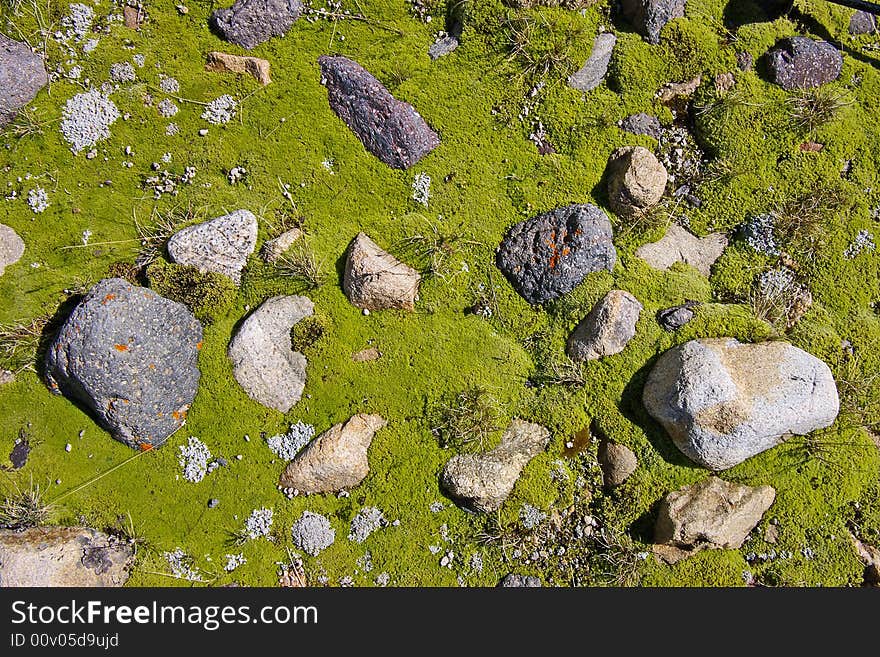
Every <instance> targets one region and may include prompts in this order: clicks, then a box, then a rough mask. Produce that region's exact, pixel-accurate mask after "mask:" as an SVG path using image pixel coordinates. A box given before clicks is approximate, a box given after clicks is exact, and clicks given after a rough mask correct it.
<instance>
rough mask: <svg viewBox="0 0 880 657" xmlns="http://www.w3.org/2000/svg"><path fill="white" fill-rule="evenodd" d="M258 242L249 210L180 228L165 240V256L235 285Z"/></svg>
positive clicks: (237, 211)
mask: <svg viewBox="0 0 880 657" xmlns="http://www.w3.org/2000/svg"><path fill="white" fill-rule="evenodd" d="M256 245H257V218H256V217H255V216H254V213H253V212H250V211H248V210H236V211H235V212H231V213H230V214H226V215H223V216H221V217H217V218H215V219H211V220H209V221H204V222H202V223H200V224H195V225H194V226H188V227H187V228H184V229H182V230H179V231H178V232H176V233H175V234H174V235H172V236H171V239H170V240H168V246H167V250H168V255H169V256H170V257H171V260H172V261H174V262H175V263H177V264H180V265H191V266H193V267H195V268H196V269H198V270H199V271H200V272H206V271H213V272H217V273H218V274H223V275H224V276H228V277H229V278H231V279H232V281H233V282H234V283H235V284H236V285H238V284H239V283H240V282H241V272H242V270H243V269H244V267H245V265H246V264H247V259H248V256H249V255H250V254H251V253H253V252H254V248H255V247H256Z"/></svg>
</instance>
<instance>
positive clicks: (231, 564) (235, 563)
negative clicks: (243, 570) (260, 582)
mask: <svg viewBox="0 0 880 657" xmlns="http://www.w3.org/2000/svg"><path fill="white" fill-rule="evenodd" d="M246 563H247V559H246V558H245V556H244V555H243V554H241V553H239V554H227V555H226V572H227V573H231V572H232V571H233V570H235V569H236V568H238V567H239V566H243V565H244V564H246Z"/></svg>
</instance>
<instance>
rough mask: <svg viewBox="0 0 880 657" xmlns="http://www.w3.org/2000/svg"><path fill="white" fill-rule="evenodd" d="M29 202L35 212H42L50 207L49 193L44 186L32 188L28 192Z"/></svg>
mask: <svg viewBox="0 0 880 657" xmlns="http://www.w3.org/2000/svg"><path fill="white" fill-rule="evenodd" d="M27 204H28V207H29V208H30V209H31V210H32V211H33V213H34V214H40V213H41V212H44V211H45V210H46V208H48V207H49V195H48V194H47V193H46V190H45V189H43V188H42V187H37V188H36V189H32V190H31V191H29V192H28V195H27Z"/></svg>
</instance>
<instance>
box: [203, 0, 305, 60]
mask: <svg viewBox="0 0 880 657" xmlns="http://www.w3.org/2000/svg"><path fill="white" fill-rule="evenodd" d="M302 11H303V3H302V1H301V0H236V2H235V4H233V5H232V6H231V7H229V8H228V9H218V10H217V11H215V12H214V13H213V14H211V19H210V23H211V26H212V27H213V28H214V29H215V30H217V31H218V32H219V33H220V36H221V37H222V38H223V39H225V40H226V41H229V42H230V43H234V44H236V45H239V46H241V47H242V48H246V49H248V50H250V49H252V48H255V47H256V46H258V45H260V44H261V43H263V42H264V41H268V40H269V39H271V38H272V37H282V36H284V35H285V34H287V31H288V30H289V29H290V28H291V26H292V25H293V24H294V22H295V21H296V20H297V19H298V18H299V17H300V16H301V15H302Z"/></svg>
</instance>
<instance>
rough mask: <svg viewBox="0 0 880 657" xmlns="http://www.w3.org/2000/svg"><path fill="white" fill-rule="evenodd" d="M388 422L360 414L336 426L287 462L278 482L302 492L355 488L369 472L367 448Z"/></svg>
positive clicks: (377, 416) (374, 416) (378, 417)
mask: <svg viewBox="0 0 880 657" xmlns="http://www.w3.org/2000/svg"><path fill="white" fill-rule="evenodd" d="M386 424H387V422H386V421H385V420H384V419H383V418H382V416H380V415H368V414H365V413H359V414H357V415H355V416H353V417H351V418H349V420H348V421H347V422H344V423H340V424H336V425H333V426H332V427H331V428H330V429H328V430H327V431H325V432H324V433H322V434H321V435H320V436H318V437H317V438H315V439H314V440H313V441H312V442H311V443H309V444H308V445H307V446H306V447H305V448H304V449H303V450H302V451H301V452H300V453H299V454H297V456H296V458H295V459H293V460H292V461H291V462H290V463H288V464H287V467H286V468H285V469H284V472H283V473H282V474H281V479H280V481H279V483H280V485H281V486H282V487H283V488H293V489H295V490H297V491H299V492H301V493H333V492H337V491H340V490H346V489H349V488H354V487H355V486H357V485H358V484H359V483H361V482H362V481H363V480H364V478H365V477H366V476H367V475H368V474H369V472H370V462H369V459H368V457H367V450H368V449H369V447H370V445H371V444H372V442H373V437H374V436H375V435H376V432H377V431H378V430H379V429H381V428H382V427H384V426H385V425H386Z"/></svg>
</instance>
